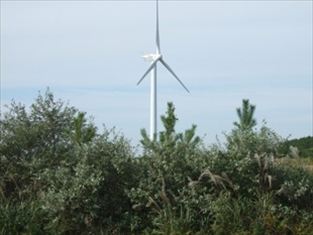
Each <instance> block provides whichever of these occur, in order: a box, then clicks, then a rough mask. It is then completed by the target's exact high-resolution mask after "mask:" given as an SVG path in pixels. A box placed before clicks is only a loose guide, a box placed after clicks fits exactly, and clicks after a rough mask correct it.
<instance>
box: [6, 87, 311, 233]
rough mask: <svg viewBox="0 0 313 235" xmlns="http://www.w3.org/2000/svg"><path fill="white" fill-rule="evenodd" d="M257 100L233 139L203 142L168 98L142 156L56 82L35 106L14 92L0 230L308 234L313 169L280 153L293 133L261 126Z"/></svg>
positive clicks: (246, 107) (241, 114)
mask: <svg viewBox="0 0 313 235" xmlns="http://www.w3.org/2000/svg"><path fill="white" fill-rule="evenodd" d="M254 110H255V106H253V105H250V103H249V101H248V100H244V101H243V104H242V107H241V108H239V109H237V113H238V118H239V120H238V121H237V122H235V123H234V128H233V129H232V130H231V131H230V132H229V133H227V134H226V143H225V144H223V145H221V144H220V145H213V146H209V147H208V146H206V145H205V143H203V141H202V140H201V138H199V137H198V136H197V135H196V126H195V125H192V126H191V128H190V129H187V130H186V131H184V132H182V133H180V132H176V130H175V124H176V122H177V121H178V118H177V116H176V115H175V107H174V105H173V104H172V103H169V104H168V109H167V112H166V114H165V115H164V116H162V117H161V120H162V123H163V126H164V130H163V131H161V132H159V133H158V134H157V136H156V139H155V140H154V141H151V140H150V139H149V138H148V137H147V133H146V131H145V130H142V140H141V143H142V147H143V152H142V153H141V154H139V155H138V154H136V153H135V151H134V150H133V147H132V146H131V145H130V144H129V141H128V140H127V139H126V138H125V137H124V136H123V135H119V134H116V133H115V132H114V129H113V130H104V131H103V132H99V131H98V130H97V128H96V127H95V125H94V124H93V123H92V122H91V121H90V120H89V119H87V118H86V114H85V113H83V112H80V111H78V110H77V109H76V108H74V107H70V106H68V105H66V104H64V103H63V102H62V101H60V100H56V99H55V98H54V96H53V94H52V93H51V92H50V91H49V90H48V91H47V92H46V93H45V94H44V95H39V96H38V98H37V99H36V101H35V102H34V104H33V105H32V106H31V107H30V108H29V109H27V108H26V107H25V106H24V105H22V104H18V103H15V102H12V103H11V105H10V106H8V107H7V112H5V113H4V114H3V116H2V118H1V120H0V123H1V129H0V134H1V139H0V234H5V235H6V234H171V235H174V234H221V235H222V234H238V235H239V234H255V235H257V234H264V235H265V234H303V235H310V234H313V232H312V231H313V213H312V211H313V173H312V171H311V170H308V169H306V168H304V167H303V166H302V165H301V164H299V165H297V164H293V163H290V161H298V160H299V159H298V158H292V155H290V154H289V156H288V157H282V155H286V154H287V153H288V151H289V147H288V148H287V152H283V151H282V146H286V145H288V144H289V143H288V142H284V140H283V139H282V138H281V137H280V136H279V135H277V134H276V133H275V132H274V131H273V130H271V129H270V128H268V127H267V126H266V125H265V124H263V125H262V126H260V127H259V128H257V126H256V119H255V117H254ZM310 138H311V137H310ZM292 144H293V143H292ZM295 146H297V145H295ZM299 146H300V145H299ZM301 146H302V145H301ZM306 146H307V145H306ZM299 149H300V151H301V148H300V147H299ZM283 150H284V151H286V149H283ZM310 156H311V157H312V155H310ZM300 159H301V158H300ZM307 159H308V160H306V161H310V160H309V158H307ZM306 164H307V162H306Z"/></svg>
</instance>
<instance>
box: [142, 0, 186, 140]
mask: <svg viewBox="0 0 313 235" xmlns="http://www.w3.org/2000/svg"><path fill="white" fill-rule="evenodd" d="M143 58H145V59H146V60H147V61H150V62H151V64H150V66H149V68H148V69H147V71H146V72H145V73H144V74H143V76H142V77H141V78H140V80H139V81H138V83H137V85H139V84H140V83H141V81H142V80H143V79H144V78H145V77H146V76H147V75H148V73H150V74H151V80H150V139H151V140H153V139H154V138H155V135H156V131H157V62H161V64H163V65H164V67H165V68H166V69H167V70H168V71H169V72H170V73H171V74H172V75H173V76H174V77H175V78H176V80H177V81H178V82H179V83H180V85H182V86H183V88H184V89H185V90H186V91H187V92H188V93H190V92H189V90H188V89H187V87H186V86H185V85H184V83H183V82H182V81H181V80H180V79H179V78H178V76H177V75H176V74H175V73H174V71H173V70H172V69H171V67H170V66H169V65H168V64H167V63H166V62H165V61H164V60H163V56H162V54H161V48H160V34H159V4H158V0H156V53H155V54H153V53H151V54H147V55H144V56H143Z"/></svg>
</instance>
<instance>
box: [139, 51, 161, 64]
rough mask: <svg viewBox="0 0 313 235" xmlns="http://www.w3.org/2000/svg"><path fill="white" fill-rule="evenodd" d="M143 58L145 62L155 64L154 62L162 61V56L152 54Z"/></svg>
mask: <svg viewBox="0 0 313 235" xmlns="http://www.w3.org/2000/svg"><path fill="white" fill-rule="evenodd" d="M141 57H142V58H144V60H145V61H148V62H153V61H156V60H159V59H161V58H162V55H161V54H153V53H150V54H145V55H143V56H141Z"/></svg>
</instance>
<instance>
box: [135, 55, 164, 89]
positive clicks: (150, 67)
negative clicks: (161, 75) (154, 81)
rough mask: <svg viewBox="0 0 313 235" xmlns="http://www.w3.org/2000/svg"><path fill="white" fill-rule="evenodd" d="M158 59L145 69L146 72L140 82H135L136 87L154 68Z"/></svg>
mask: <svg viewBox="0 0 313 235" xmlns="http://www.w3.org/2000/svg"><path fill="white" fill-rule="evenodd" d="M158 60H159V59H156V60H155V61H153V62H152V63H151V65H150V66H149V68H148V69H147V71H146V72H145V73H144V74H143V75H142V77H141V78H140V80H139V81H138V82H137V86H138V85H139V84H140V83H141V82H142V80H143V79H144V78H145V77H146V76H147V74H148V73H150V71H151V70H152V69H153V68H154V66H155V64H156V63H157V62H158Z"/></svg>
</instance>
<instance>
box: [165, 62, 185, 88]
mask: <svg viewBox="0 0 313 235" xmlns="http://www.w3.org/2000/svg"><path fill="white" fill-rule="evenodd" d="M160 61H161V63H162V64H163V65H164V66H165V68H167V70H168V71H169V72H170V73H171V74H172V75H173V76H174V77H175V78H176V80H177V81H178V82H179V83H180V85H182V87H183V88H185V90H186V91H187V92H188V93H190V91H189V90H188V88H187V87H186V86H185V85H184V83H183V82H182V81H181V80H180V79H179V78H178V76H177V75H176V74H175V73H174V71H173V70H172V69H171V67H170V66H169V65H168V64H167V63H165V61H164V60H163V59H160Z"/></svg>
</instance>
